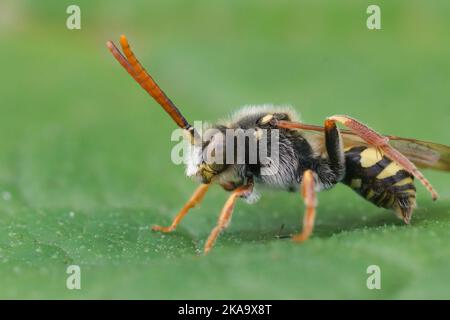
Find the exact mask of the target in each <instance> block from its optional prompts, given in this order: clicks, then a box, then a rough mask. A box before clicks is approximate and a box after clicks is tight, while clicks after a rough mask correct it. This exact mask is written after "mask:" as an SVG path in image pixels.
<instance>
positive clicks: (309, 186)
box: [292, 170, 317, 242]
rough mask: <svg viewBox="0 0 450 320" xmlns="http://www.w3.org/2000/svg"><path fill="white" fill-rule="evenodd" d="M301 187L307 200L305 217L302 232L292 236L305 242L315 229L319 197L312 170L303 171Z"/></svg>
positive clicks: (294, 239) (298, 240)
mask: <svg viewBox="0 0 450 320" xmlns="http://www.w3.org/2000/svg"><path fill="white" fill-rule="evenodd" d="M300 189H301V190H300V191H301V194H302V197H303V200H304V202H305V207H306V211H305V215H304V217H303V229H302V232H301V233H299V234H297V235H294V236H293V237H292V240H293V241H295V242H303V241H305V240H307V239H308V238H309V236H310V235H311V233H312V231H313V229H314V220H315V218H316V206H317V198H316V191H315V190H314V175H313V172H312V170H306V171H305V172H304V173H303V179H302V184H301V188H300Z"/></svg>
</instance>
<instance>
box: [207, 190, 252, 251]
mask: <svg viewBox="0 0 450 320" xmlns="http://www.w3.org/2000/svg"><path fill="white" fill-rule="evenodd" d="M252 190H253V182H250V183H249V184H247V185H244V186H241V187H238V188H237V189H235V190H233V191H232V192H231V195H230V197H229V198H228V200H227V202H225V205H224V206H223V209H222V211H221V212H220V216H219V220H218V221H217V225H216V227H215V228H214V229H213V230H212V231H211V233H210V235H209V237H208V240H206V243H205V248H204V253H205V254H207V253H208V252H209V251H210V250H211V249H212V247H213V246H214V243H215V242H216V240H217V237H218V236H219V234H220V233H221V232H222V231H223V230H224V229H225V228H226V227H227V226H228V224H229V223H230V219H231V216H232V215H233V209H234V204H235V203H236V200H237V199H238V198H239V197H242V196H245V195H247V194H248V193H251V192H252Z"/></svg>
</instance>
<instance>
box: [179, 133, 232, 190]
mask: <svg viewBox="0 0 450 320" xmlns="http://www.w3.org/2000/svg"><path fill="white" fill-rule="evenodd" d="M225 145H226V144H225V134H224V132H223V131H221V130H220V129H218V128H209V129H207V130H205V131H204V132H203V134H202V137H201V138H200V137H198V140H197V141H195V142H194V143H191V144H190V146H189V150H188V154H187V158H186V160H187V161H186V174H187V176H189V177H195V178H197V179H199V180H200V181H201V182H202V183H210V182H211V181H212V180H213V179H214V178H215V177H216V176H218V175H219V174H220V173H222V172H223V171H225V169H226V168H227V165H226V163H225V160H226V159H225V158H226V157H225Z"/></svg>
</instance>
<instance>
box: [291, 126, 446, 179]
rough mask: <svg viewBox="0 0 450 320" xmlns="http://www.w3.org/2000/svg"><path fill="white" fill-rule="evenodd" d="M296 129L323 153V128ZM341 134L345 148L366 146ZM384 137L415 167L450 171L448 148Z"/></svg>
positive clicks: (436, 144) (346, 131)
mask: <svg viewBox="0 0 450 320" xmlns="http://www.w3.org/2000/svg"><path fill="white" fill-rule="evenodd" d="M298 129H300V130H302V131H303V132H304V133H305V134H306V136H307V138H308V137H309V138H310V139H313V140H314V141H315V142H316V147H317V148H319V149H320V151H322V152H324V151H325V141H324V138H325V137H324V135H323V133H322V132H323V131H324V128H323V127H321V126H315V125H306V124H305V125H304V124H301V127H299V128H298ZM341 134H342V139H343V143H344V147H345V148H350V147H355V146H367V143H366V142H365V141H364V140H362V139H361V138H360V137H358V136H357V135H356V134H354V133H353V132H352V131H349V130H341ZM386 137H388V138H389V143H390V145H391V146H392V147H394V148H395V149H397V150H398V151H399V152H401V153H402V154H403V155H404V156H405V157H407V158H408V159H409V160H410V161H411V162H413V163H414V164H415V165H416V166H417V167H420V168H428V169H435V170H441V171H450V146H446V145H443V144H439V143H435V142H429V141H422V140H416V139H409V138H401V137H397V136H389V135H387V136H386Z"/></svg>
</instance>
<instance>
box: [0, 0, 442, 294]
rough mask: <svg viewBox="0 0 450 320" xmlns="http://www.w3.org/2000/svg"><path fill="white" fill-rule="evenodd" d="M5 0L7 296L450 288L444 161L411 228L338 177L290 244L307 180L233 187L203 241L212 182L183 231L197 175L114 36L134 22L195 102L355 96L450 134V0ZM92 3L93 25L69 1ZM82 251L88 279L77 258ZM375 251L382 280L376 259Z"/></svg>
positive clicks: (172, 89) (324, 103) (2, 236)
mask: <svg viewBox="0 0 450 320" xmlns="http://www.w3.org/2000/svg"><path fill="white" fill-rule="evenodd" d="M373 3H374V2H373V1H356V0H355V1H348V0H347V1H339V2H337V1H312V0H310V1H276V2H275V1H256V0H251V1H238V0H231V1H229V0H227V1H225V0H223V1H207V0H204V1H182V0H177V1H144V0H140V1H134V2H132V3H131V2H130V3H124V2H122V1H114V2H113V1H108V2H107V1H96V2H94V1H87V0H86V1H76V0H73V1H58V2H56V1H32V0H29V1H12V0H6V1H5V0H3V1H2V2H1V3H0V70H1V78H0V99H1V103H0V298H50V299H54V298H75V299H77V298H106V299H109V298H161V299H163V298H169V299H174V298H177V299H185V298H191V299H197V298H216V299H222V298H235V299H240V298H247V299H252V298H255V299H257V298H258V299H259V298H267V299H270V298H285V299H300V298H310V299H318V298H344V299H345V298H361V299H372V298H384V299H400V298H450V288H449V283H450V273H449V270H450V250H449V249H450V245H449V239H450V237H449V235H450V207H449V203H450V202H449V197H450V187H449V185H448V181H449V180H448V178H449V175H448V174H446V173H440V172H426V175H427V176H428V177H429V179H430V180H431V181H432V183H434V185H435V187H436V188H437V190H439V192H440V195H441V198H440V200H439V201H438V202H436V203H433V202H432V201H431V200H430V197H429V195H428V194H427V192H426V191H425V190H424V188H423V187H422V186H420V185H419V186H418V193H419V196H418V201H419V208H418V209H417V210H416V211H415V214H414V216H413V219H412V224H411V225H410V226H405V225H403V224H402V222H401V221H400V220H398V219H397V218H396V217H394V215H393V214H392V213H391V212H389V211H386V210H384V209H379V208H376V207H375V206H373V205H371V204H370V203H368V202H365V201H364V200H363V199H361V198H359V197H358V196H357V195H356V194H354V193H353V192H352V191H351V190H350V189H349V188H347V187H345V186H341V185H339V186H337V187H336V188H334V189H333V190H331V191H328V192H324V193H321V194H320V195H319V201H320V207H319V212H318V217H317V224H316V231H315V233H314V235H313V237H312V239H311V240H310V241H308V242H307V243H304V244H303V245H294V244H292V243H291V242H290V241H288V240H286V239H283V240H281V239H277V238H276V235H277V234H278V233H279V230H280V228H281V226H282V225H284V229H283V230H282V233H283V234H289V233H293V232H295V231H297V230H298V229H299V227H300V221H301V217H302V211H303V204H302V202H301V200H300V198H299V196H298V195H297V194H288V193H279V192H266V193H265V194H264V195H263V198H262V199H261V201H260V202H259V203H257V204H256V205H253V206H250V205H247V204H245V203H242V202H240V203H238V204H237V207H236V210H235V215H234V218H233V222H232V224H231V226H230V227H229V229H228V230H227V231H226V232H225V233H224V234H223V235H222V236H221V237H220V238H219V240H218V242H217V245H216V247H215V249H214V250H213V251H212V253H211V254H210V255H209V256H207V257H203V256H201V255H200V254H199V253H200V251H201V249H202V247H203V244H204V240H205V238H206V237H207V236H208V234H209V232H210V230H211V229H212V228H213V226H214V225H215V223H216V219H217V216H218V213H219V211H220V209H221V207H222V205H223V203H224V201H225V200H226V197H227V194H226V193H225V192H223V191H222V190H220V188H218V187H217V188H213V190H211V191H210V193H209V194H208V195H207V197H206V199H205V201H204V203H203V204H202V206H201V207H199V208H197V209H195V210H193V211H192V212H191V213H190V214H189V215H188V217H187V218H186V219H185V220H184V221H183V223H182V224H181V225H180V227H179V228H178V230H177V231H176V232H175V233H174V234H171V235H161V234H157V233H153V232H151V231H150V226H151V225H152V224H155V223H157V224H168V223H169V222H170V221H171V218H172V217H173V216H174V215H175V214H176V212H177V211H178V210H179V209H180V208H181V206H182V205H183V204H184V202H185V201H186V200H187V199H188V198H189V196H190V195H191V193H192V191H193V190H194V189H195V187H196V184H195V183H194V182H192V181H190V180H188V179H187V178H185V177H184V168H183V167H181V166H175V165H173V164H172V163H171V160H170V151H171V148H172V147H173V146H174V142H171V141H170V134H171V132H172V130H173V129H174V125H173V123H172V122H171V121H170V120H169V119H168V117H167V116H166V115H165V114H164V113H163V112H162V111H161V110H160V108H159V107H158V106H157V105H156V103H154V102H153V101H152V100H151V99H150V98H149V97H148V96H147V95H146V93H145V92H144V91H143V90H142V89H141V88H140V87H139V86H138V85H137V84H136V83H134V82H133V81H132V79H131V78H130V77H129V76H128V74H126V72H124V70H122V69H121V67H120V66H119V65H118V64H117V62H116V61H114V59H113V58H112V56H111V55H110V53H109V52H108V50H107V49H106V47H105V42H106V40H109V39H112V40H118V38H119V36H120V34H122V33H124V34H126V35H127V36H128V38H129V40H130V42H131V44H132V45H133V47H134V49H135V51H136V53H137V55H138V56H139V57H140V59H141V61H142V62H143V64H144V65H145V66H147V67H148V68H149V69H150V70H151V73H152V74H153V75H154V76H155V78H156V79H157V80H158V82H159V83H160V84H161V86H162V87H163V89H165V91H166V92H167V93H168V94H169V96H170V97H172V99H173V100H174V102H175V103H177V104H178V105H179V106H180V108H181V109H182V111H183V112H184V113H185V115H186V117H187V118H188V119H191V121H193V120H201V119H203V120H211V121H213V120H215V119H217V118H221V117H224V116H227V115H228V114H230V113H231V112H232V111H233V110H235V109H236V108H238V107H239V106H242V105H245V104H262V103H274V104H292V105H293V106H294V107H295V108H296V109H297V110H298V111H299V112H300V113H301V114H302V118H303V119H304V120H305V121H307V122H309V123H317V124H321V123H322V122H323V119H324V118H325V117H326V116H329V115H332V114H336V113H346V114H350V115H352V116H354V117H357V118H359V119H361V120H362V121H364V122H366V123H368V124H370V125H371V126H372V127H374V128H376V129H378V130H380V131H381V132H385V133H392V134H396V135H400V136H407V137H414V138H419V139H424V140H432V141H436V142H440V143H444V144H448V143H449V140H450V132H449V129H448V123H450V114H449V106H450V79H449V75H450V60H449V57H450V42H449V39H450V19H449V16H450V3H449V2H448V1H444V0H441V1H433V2H431V1H430V2H428V1H427V2H426V1H409V0H403V1H395V2H394V1H376V4H378V5H380V7H381V13H382V30H379V31H370V30H368V29H367V28H366V19H367V17H368V15H367V14H366V8H367V6H368V5H369V4H373ZM70 4H77V5H79V6H80V8H81V19H82V20H81V27H82V28H81V30H68V29H67V28H66V19H67V17H68V14H66V8H67V6H68V5H70ZM71 264H76V265H80V267H81V287H82V289H81V290H72V291H71V290H68V289H67V288H66V278H67V276H68V275H67V274H66V268H67V266H68V265H71ZM369 265H378V266H380V268H381V276H382V278H381V285H382V289H381V290H368V289H367V287H366V279H367V277H368V275H367V274H366V269H367V267H368V266H369Z"/></svg>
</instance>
